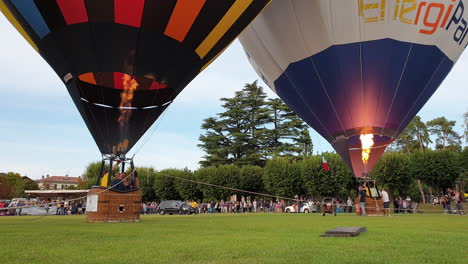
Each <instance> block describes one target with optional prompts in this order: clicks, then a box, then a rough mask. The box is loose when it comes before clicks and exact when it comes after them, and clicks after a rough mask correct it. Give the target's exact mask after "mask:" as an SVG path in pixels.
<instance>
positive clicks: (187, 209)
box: [181, 203, 197, 215]
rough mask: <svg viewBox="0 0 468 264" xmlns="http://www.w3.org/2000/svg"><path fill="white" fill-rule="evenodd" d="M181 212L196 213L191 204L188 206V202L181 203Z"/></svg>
mask: <svg viewBox="0 0 468 264" xmlns="http://www.w3.org/2000/svg"><path fill="white" fill-rule="evenodd" d="M181 213H182V214H189V215H191V214H196V213H197V210H195V208H193V207H192V206H190V204H188V203H183V204H182V212H181Z"/></svg>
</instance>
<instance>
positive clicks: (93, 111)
mask: <svg viewBox="0 0 468 264" xmlns="http://www.w3.org/2000/svg"><path fill="white" fill-rule="evenodd" d="M269 1H270V0H223V1H219V0H99V1H98V0H50V1H49V0H44V1H34V0H0V10H1V11H2V13H3V14H4V15H5V16H6V17H7V18H8V19H9V20H10V22H11V23H12V24H13V25H14V26H15V27H16V29H17V30H18V31H19V33H21V34H22V35H23V37H24V38H25V39H26V40H27V41H28V42H29V43H30V44H31V46H32V47H33V48H34V49H36V50H37V51H38V52H39V53H40V54H41V56H42V57H44V59H45V60H46V61H47V62H48V63H49V64H50V65H51V66H52V68H53V69H54V70H55V72H56V73H57V74H58V76H59V77H60V78H61V79H62V81H63V82H64V83H65V84H66V86H67V89H68V91H69V93H70V95H71V96H72V98H73V101H74V103H75V105H76V106H77V108H78V110H79V112H80V114H81V115H82V117H83V119H84V121H85V123H86V125H87V126H88V129H89V130H90V132H91V134H92V135H93V137H94V139H95V141H96V143H97V145H98V147H99V149H100V151H101V152H102V153H104V154H125V153H126V152H128V151H129V150H130V149H131V148H132V146H133V145H134V144H135V143H136V142H137V141H138V139H140V137H141V136H142V135H143V134H144V133H145V132H146V131H147V129H148V128H149V127H150V126H151V125H152V124H153V122H154V121H155V120H156V119H157V118H158V117H159V116H160V115H161V114H162V113H163V112H164V110H165V109H166V108H167V107H168V106H169V104H170V103H171V102H172V101H173V100H174V98H175V97H176V96H177V95H178V94H179V93H180V92H181V91H182V89H183V88H184V87H185V86H186V85H187V84H188V83H189V82H190V81H191V80H192V79H193V78H195V77H196V76H197V75H198V73H200V72H201V71H202V70H203V69H204V68H205V67H206V66H208V65H209V64H210V63H211V62H212V61H213V60H214V59H215V58H216V57H217V56H218V55H219V54H220V53H221V52H222V51H223V50H224V49H225V48H226V47H227V46H228V45H229V44H230V43H231V42H232V41H233V40H234V39H235V38H236V37H237V35H238V34H239V33H240V32H241V31H242V30H243V29H244V28H245V27H246V26H247V25H248V24H249V23H250V22H251V21H252V19H253V18H255V17H256V16H257V14H258V13H259V12H260V11H261V10H262V9H263V8H264V7H265V6H266V4H268V2H269Z"/></svg>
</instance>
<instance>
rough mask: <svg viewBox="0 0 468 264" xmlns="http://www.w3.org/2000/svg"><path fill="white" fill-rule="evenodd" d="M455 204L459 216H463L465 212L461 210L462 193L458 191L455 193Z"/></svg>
mask: <svg viewBox="0 0 468 264" xmlns="http://www.w3.org/2000/svg"><path fill="white" fill-rule="evenodd" d="M455 202H456V205H455V206H456V207H457V211H458V214H459V215H465V211H464V210H463V204H462V202H463V193H462V192H460V191H456V192H455Z"/></svg>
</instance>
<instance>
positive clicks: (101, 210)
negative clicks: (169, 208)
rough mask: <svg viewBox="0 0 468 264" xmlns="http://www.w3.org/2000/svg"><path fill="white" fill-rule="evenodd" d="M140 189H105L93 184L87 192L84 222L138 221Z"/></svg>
mask: <svg viewBox="0 0 468 264" xmlns="http://www.w3.org/2000/svg"><path fill="white" fill-rule="evenodd" d="M140 208H141V191H140V190H139V189H137V190H133V191H127V192H118V191H114V190H106V188H103V187H100V186H93V187H92V188H91V189H90V190H89V192H88V203H87V206H86V222H89V223H102V222H139V221H140Z"/></svg>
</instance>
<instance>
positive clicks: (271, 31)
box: [240, 0, 468, 178]
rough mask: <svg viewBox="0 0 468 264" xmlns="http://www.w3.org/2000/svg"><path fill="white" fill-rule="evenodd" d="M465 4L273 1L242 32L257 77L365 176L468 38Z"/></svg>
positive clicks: (381, 0) (460, 0) (409, 0)
mask: <svg viewBox="0 0 468 264" xmlns="http://www.w3.org/2000/svg"><path fill="white" fill-rule="evenodd" d="M466 3H468V2H466V1H465V0H450V1H445V0H432V1H427V0H425V1H422V0H404V1H403V0H401V1H400V0H394V1H386V0H290V1H279V0H276V1H273V2H272V3H271V4H270V5H269V6H268V7H267V8H266V9H265V10H264V11H263V12H262V13H261V14H260V15H259V16H258V17H257V19H256V20H255V21H254V22H253V23H252V24H251V26H250V27H248V28H247V29H246V31H245V32H244V33H243V34H242V35H241V36H240V41H241V43H242V45H243V47H244V49H245V51H246V53H247V56H248V58H249V60H250V62H251V64H252V65H253V67H254V68H255V70H256V71H257V73H258V74H259V76H261V78H262V79H263V80H264V81H265V82H266V83H267V84H268V85H269V86H270V88H271V89H273V90H274V91H275V92H276V93H277V94H278V95H279V97H281V98H282V99H283V100H284V101H285V103H286V104H288V105H289V106H290V108H291V109H293V110H294V111H295V112H296V113H297V114H298V115H300V116H301V117H302V118H303V119H304V120H305V121H306V122H307V123H308V124H309V125H310V126H311V127H312V128H314V129H315V130H316V131H317V132H318V133H319V134H320V135H321V136H323V137H324V138H325V139H327V140H328V141H329V142H330V144H331V145H332V146H333V148H334V149H335V150H336V151H337V153H338V154H339V155H340V156H341V157H342V159H343V160H344V162H345V163H346V164H347V165H348V166H349V167H350V168H351V169H352V170H353V172H354V174H355V176H356V177H358V178H362V177H367V176H368V173H369V172H370V171H371V170H372V168H373V167H374V165H375V164H376V163H377V161H378V160H379V158H380V156H381V155H382V153H383V152H384V151H385V149H386V147H387V146H388V145H389V144H390V143H391V142H392V141H394V140H395V139H396V138H397V137H398V135H399V134H400V133H401V132H402V131H403V130H404V128H405V127H406V125H407V124H408V123H409V122H410V121H411V120H412V119H413V117H414V116H415V115H416V114H417V113H418V111H419V110H420V109H421V108H422V107H423V106H424V104H425V103H426V102H427V101H428V100H429V98H430V97H431V95H432V94H433V93H434V92H435V91H436V90H437V88H438V87H439V85H440V84H441V83H442V81H443V80H444V78H445V77H446V76H447V74H448V73H449V72H450V70H451V69H452V67H453V65H454V63H455V62H456V61H457V59H458V58H459V56H460V55H461V53H462V52H463V50H464V48H465V47H466V45H467V43H468V38H467V37H466V35H467V33H468V27H467V21H468V11H467V10H466V6H465V4H466ZM465 11H467V13H466V14H465Z"/></svg>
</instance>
